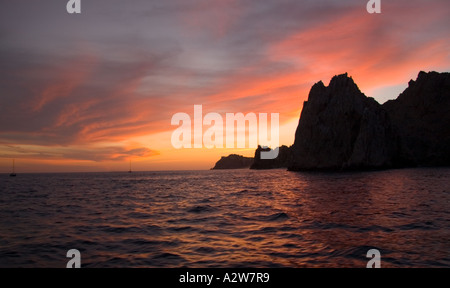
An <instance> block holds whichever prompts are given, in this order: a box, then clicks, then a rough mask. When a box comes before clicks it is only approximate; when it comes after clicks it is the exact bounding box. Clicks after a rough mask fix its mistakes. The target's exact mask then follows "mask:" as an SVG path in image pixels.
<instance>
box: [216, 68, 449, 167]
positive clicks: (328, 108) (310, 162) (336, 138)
mask: <svg viewBox="0 0 450 288" xmlns="http://www.w3.org/2000/svg"><path fill="white" fill-rule="evenodd" d="M277 149H280V150H279V156H278V157H277V158H276V159H273V160H262V159H261V152H262V151H266V150H265V149H264V148H261V147H258V149H257V150H256V152H255V159H254V161H253V158H246V159H247V160H245V161H244V160H243V159H241V158H239V157H242V156H238V155H230V156H229V157H226V158H225V157H223V158H222V159H221V160H220V161H219V162H218V163H217V164H216V167H218V168H216V167H215V168H214V169H236V168H248V167H250V166H251V168H252V169H274V168H284V167H288V169H289V170H294V171H300V170H338V171H339V170H350V169H355V170H363V169H383V168H396V167H416V166H450V73H437V72H429V73H425V72H420V73H419V76H418V78H417V80H416V81H410V82H409V87H408V88H407V89H406V90H405V91H404V92H403V93H402V94H400V96H399V97H398V98H397V99H396V100H392V101H388V102H386V103H385V104H383V105H380V104H379V103H378V102H376V101H375V100H374V99H373V98H369V97H367V96H365V95H364V94H363V93H362V92H361V91H360V90H359V88H358V86H357V85H356V84H355V82H354V81H353V79H352V78H351V77H348V75H347V74H342V75H339V76H335V77H333V79H332V80H331V81H330V84H329V85H328V86H325V85H324V84H323V83H322V82H321V81H320V82H318V83H316V84H315V85H314V86H313V87H312V88H311V91H310V93H309V96H308V101H306V102H305V103H304V105H303V110H302V113H301V116H300V121H299V125H298V127H297V131H296V133H295V142H294V145H293V146H292V147H290V148H288V147H286V146H282V147H280V148H277ZM230 157H231V158H230ZM228 158H229V159H228ZM242 158H245V157H242ZM220 167H227V168H220Z"/></svg>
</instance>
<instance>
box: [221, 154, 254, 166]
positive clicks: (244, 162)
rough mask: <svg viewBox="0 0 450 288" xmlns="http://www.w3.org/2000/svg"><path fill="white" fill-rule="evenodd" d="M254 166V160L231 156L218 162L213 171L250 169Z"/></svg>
mask: <svg viewBox="0 0 450 288" xmlns="http://www.w3.org/2000/svg"><path fill="white" fill-rule="evenodd" d="M252 164H253V158H251V157H244V156H241V155H236V154H231V155H229V156H227V157H222V158H221V159H220V160H219V161H217V163H216V165H215V166H214V168H212V170H223V169H245V168H250V166H251V165H252Z"/></svg>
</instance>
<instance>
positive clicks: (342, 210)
mask: <svg viewBox="0 0 450 288" xmlns="http://www.w3.org/2000/svg"><path fill="white" fill-rule="evenodd" d="M372 248H376V249H378V250H379V251H380V252H381V266H382V267H450V169H448V168H439V169H434V168H433V169H431V168H430V169H405V170H390V171H379V172H359V173H354V172H352V173H296V172H287V171H284V170H271V171H251V170H230V171H191V172H135V173H131V174H128V173H86V174H82V173H80V174H19V175H18V176H17V177H16V178H10V177H8V175H0V267H65V266H66V263H67V261H68V260H70V259H68V258H66V253H67V251H68V250H69V249H78V250H79V251H80V252H81V266H82V267H190V268H197V267H201V268H207V267H218V268H220V267H231V268H236V267H257V268H265V267H361V268H364V267H365V266H366V264H367V261H368V260H369V259H367V258H366V253H367V251H368V250H369V249H372Z"/></svg>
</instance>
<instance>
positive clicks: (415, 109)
mask: <svg viewBox="0 0 450 288" xmlns="http://www.w3.org/2000/svg"><path fill="white" fill-rule="evenodd" d="M383 108H384V109H385V110H386V111H387V112H388V113H389V116H390V118H391V121H392V123H393V125H394V126H395V127H396V128H397V132H398V135H399V150H398V159H397V161H398V165H399V166H446V165H450V73H437V72H430V73H425V72H420V73H419V76H418V78H417V80H416V81H412V80H411V81H410V82H409V87H408V88H407V89H406V90H405V91H404V92H403V93H402V94H400V96H399V97H398V98H397V99H396V100H392V101H388V102H386V103H385V104H384V105H383Z"/></svg>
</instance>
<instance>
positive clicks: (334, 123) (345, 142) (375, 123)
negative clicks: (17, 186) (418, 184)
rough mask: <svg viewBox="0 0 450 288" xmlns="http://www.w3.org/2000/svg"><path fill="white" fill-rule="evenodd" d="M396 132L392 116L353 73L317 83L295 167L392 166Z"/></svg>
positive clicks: (296, 150) (299, 132)
mask: <svg viewBox="0 0 450 288" xmlns="http://www.w3.org/2000/svg"><path fill="white" fill-rule="evenodd" d="M395 137H396V136H395V134H394V132H393V129H392V127H391V122H390V120H389V115H388V114H387V112H386V111H385V110H384V109H382V107H381V105H380V104H378V103H377V102H376V101H375V100H374V99H372V98H368V97H366V96H365V95H364V94H363V93H362V92H361V91H360V90H359V88H358V86H357V85H356V84H355V82H354V81H353V79H352V78H350V77H348V75H347V74H343V75H339V76H335V77H334V78H333V79H332V80H331V82H330V84H329V85H328V86H325V85H324V84H323V83H322V82H319V83H317V84H315V85H314V86H313V87H312V88H311V91H310V93H309V97H308V101H307V102H305V103H304V105H303V110H302V114H301V117H300V122H299V125H298V128H297V131H296V134H295V142H294V145H293V147H292V154H293V161H292V163H291V164H290V165H289V169H291V170H340V169H371V168H382V167H389V166H391V165H392V159H393V155H394V153H395V149H396V147H395V142H396V141H395Z"/></svg>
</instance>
